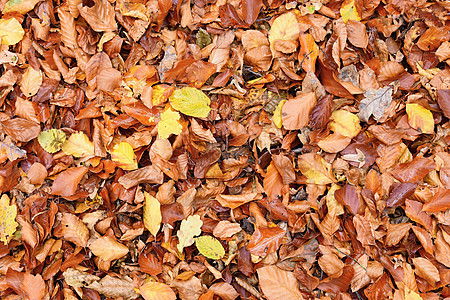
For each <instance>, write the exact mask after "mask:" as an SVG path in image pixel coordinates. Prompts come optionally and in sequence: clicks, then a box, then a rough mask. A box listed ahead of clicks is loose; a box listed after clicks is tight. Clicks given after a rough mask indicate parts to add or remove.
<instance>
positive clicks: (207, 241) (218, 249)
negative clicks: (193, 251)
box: [195, 235, 225, 260]
mask: <svg viewBox="0 0 450 300" xmlns="http://www.w3.org/2000/svg"><path fill="white" fill-rule="evenodd" d="M195 246H196V247H197V249H198V251H199V252H200V253H201V254H202V255H204V256H206V257H207V258H210V259H216V260H217V259H221V258H222V257H224V256H225V249H224V248H223V246H222V244H221V243H220V242H219V241H218V240H217V239H216V238H213V237H212V236H209V235H205V236H200V237H198V238H196V239H195Z"/></svg>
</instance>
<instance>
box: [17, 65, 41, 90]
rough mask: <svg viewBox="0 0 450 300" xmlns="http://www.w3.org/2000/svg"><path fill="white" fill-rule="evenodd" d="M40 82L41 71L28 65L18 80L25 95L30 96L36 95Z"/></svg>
mask: <svg viewBox="0 0 450 300" xmlns="http://www.w3.org/2000/svg"><path fill="white" fill-rule="evenodd" d="M41 84H42V73H41V71H36V70H35V69H34V68H33V67H31V66H29V67H28V69H27V70H26V71H25V73H23V76H22V81H21V82H20V89H21V90H22V92H23V93H24V95H25V96H26V97H31V96H34V95H36V93H37V91H38V90H39V87H40V86H41Z"/></svg>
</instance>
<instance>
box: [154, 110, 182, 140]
mask: <svg viewBox="0 0 450 300" xmlns="http://www.w3.org/2000/svg"><path fill="white" fill-rule="evenodd" d="M180 118H181V116H180V113H179V112H177V111H175V110H172V109H171V108H170V107H169V108H168V109H167V110H166V111H165V112H163V113H162V114H161V121H159V122H158V135H159V137H160V138H162V139H167V138H168V137H169V136H170V135H171V134H176V135H178V134H180V133H181V131H182V130H183V126H182V125H181V124H180V123H179V122H178V120H179V119H180Z"/></svg>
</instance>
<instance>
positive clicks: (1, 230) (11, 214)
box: [0, 194, 19, 245]
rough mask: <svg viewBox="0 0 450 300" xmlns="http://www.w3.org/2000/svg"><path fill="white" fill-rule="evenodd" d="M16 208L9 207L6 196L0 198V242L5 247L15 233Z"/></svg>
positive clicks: (8, 200)
mask: <svg viewBox="0 0 450 300" xmlns="http://www.w3.org/2000/svg"><path fill="white" fill-rule="evenodd" d="M16 215H17V206H16V205H14V204H13V205H10V199H9V197H8V196H7V195H6V194H3V195H2V196H1V198H0V220H1V221H0V241H2V242H3V244H5V245H7V244H8V242H9V240H10V239H11V237H12V235H13V234H14V232H15V231H16V228H17V225H19V224H17V222H16Z"/></svg>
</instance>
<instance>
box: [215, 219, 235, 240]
mask: <svg viewBox="0 0 450 300" xmlns="http://www.w3.org/2000/svg"><path fill="white" fill-rule="evenodd" d="M241 230H242V228H241V226H240V225H239V223H231V222H230V221H220V222H219V223H217V225H216V227H214V230H213V235H214V236H215V237H218V238H220V239H223V238H229V237H232V236H233V235H234V234H236V233H238V232H239V231H241Z"/></svg>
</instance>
